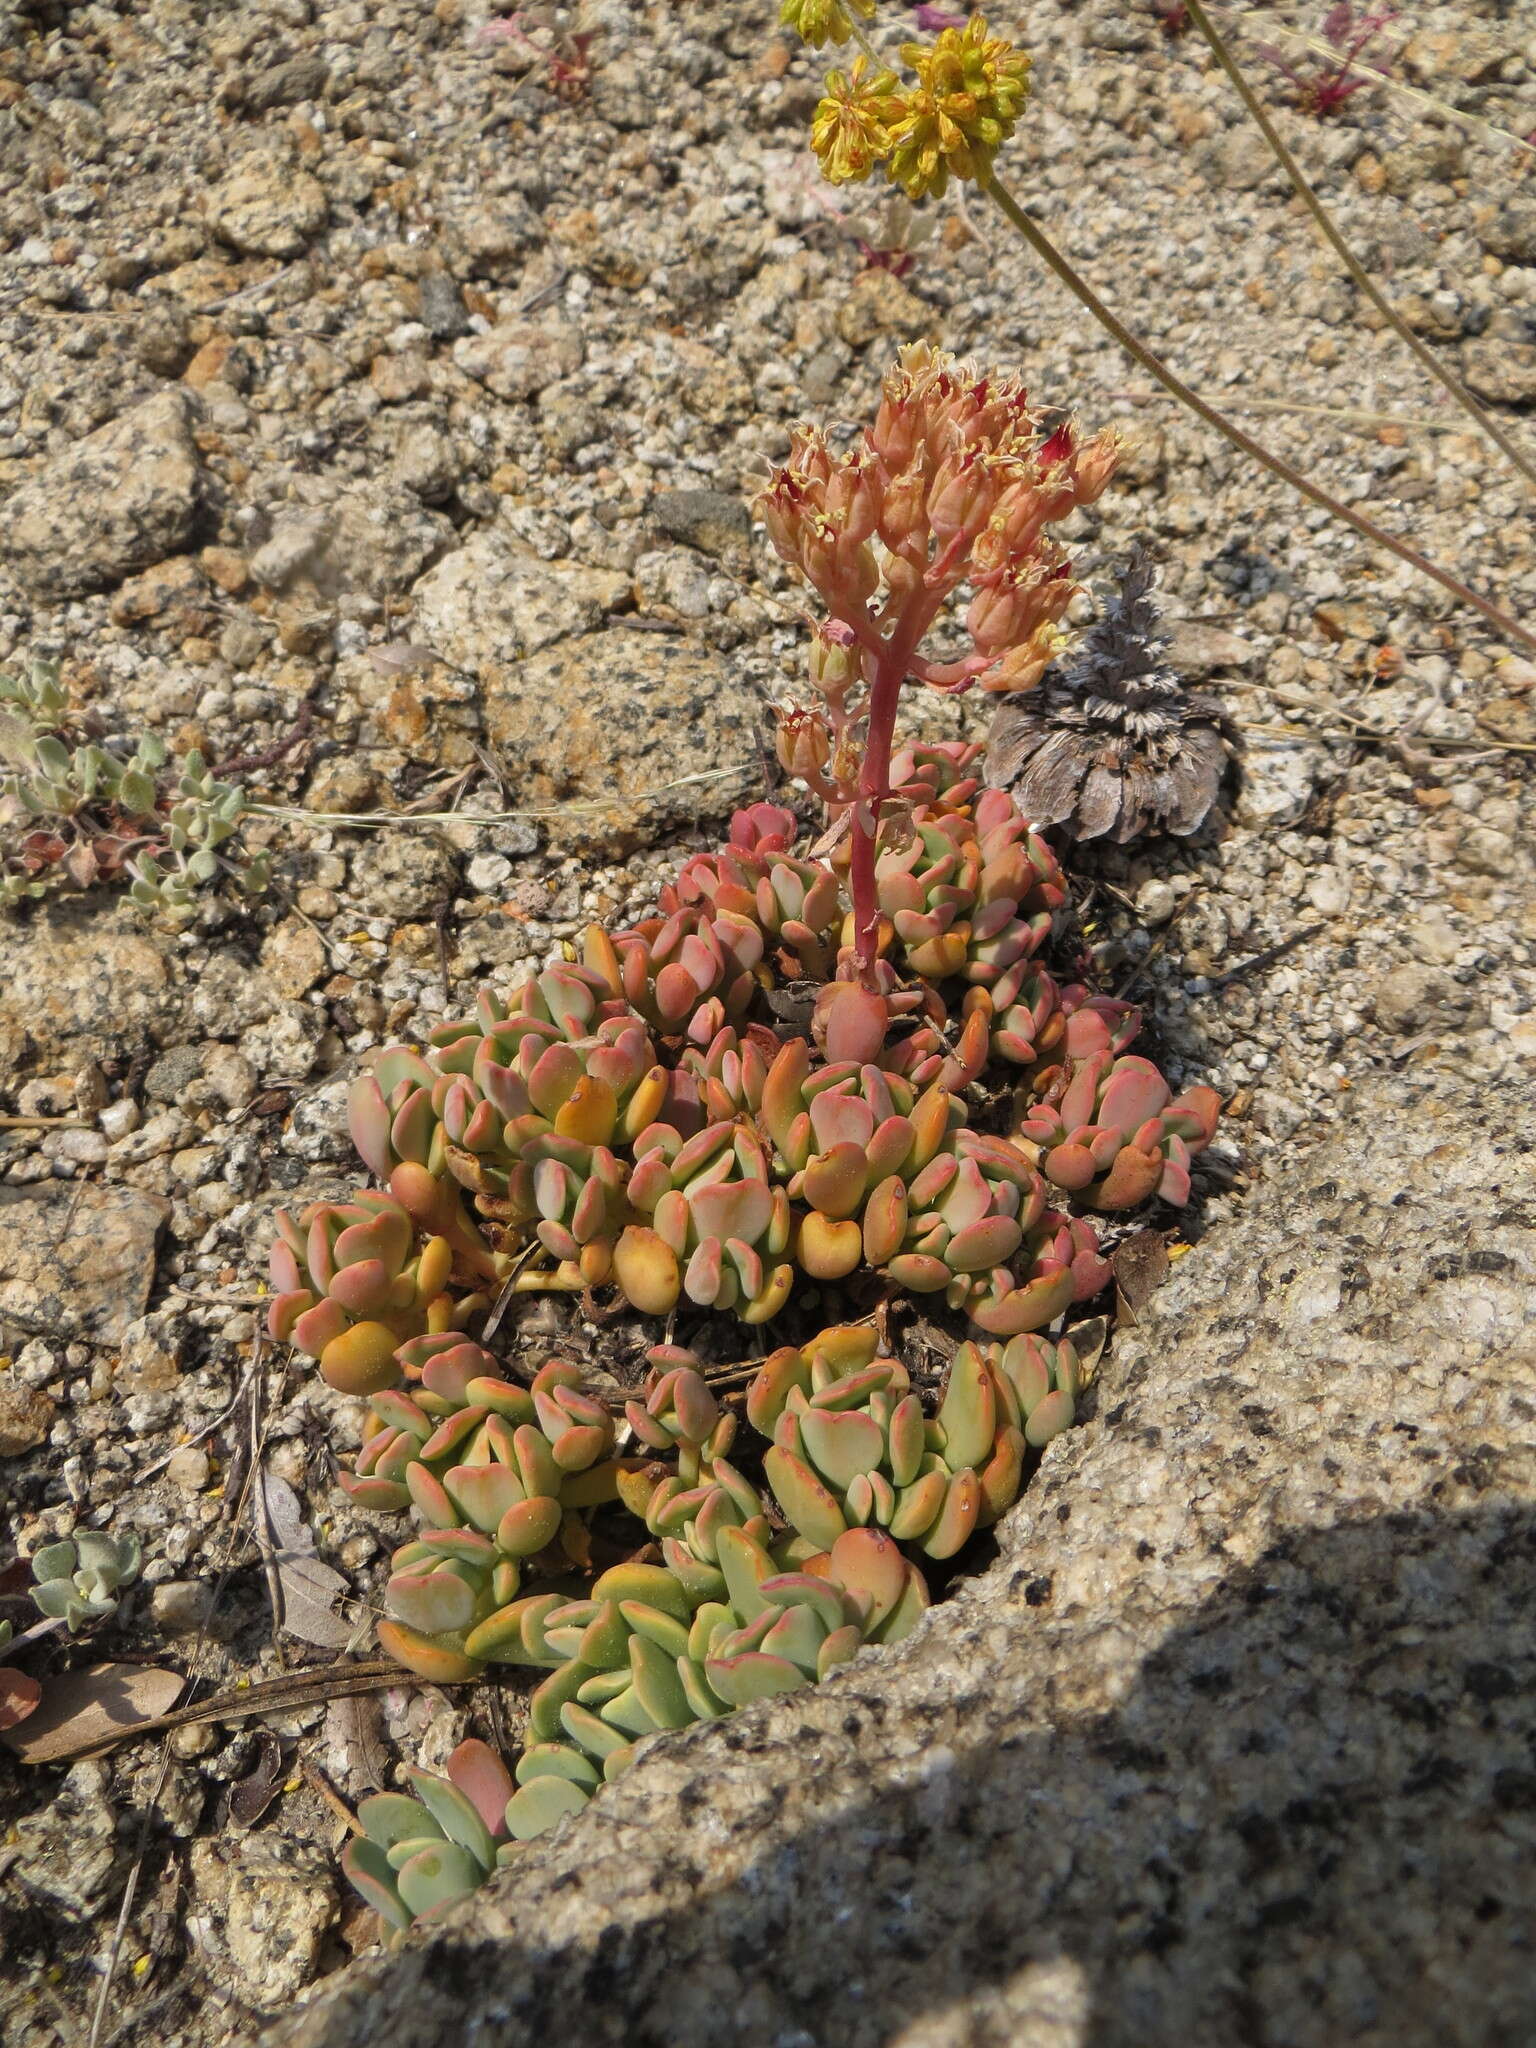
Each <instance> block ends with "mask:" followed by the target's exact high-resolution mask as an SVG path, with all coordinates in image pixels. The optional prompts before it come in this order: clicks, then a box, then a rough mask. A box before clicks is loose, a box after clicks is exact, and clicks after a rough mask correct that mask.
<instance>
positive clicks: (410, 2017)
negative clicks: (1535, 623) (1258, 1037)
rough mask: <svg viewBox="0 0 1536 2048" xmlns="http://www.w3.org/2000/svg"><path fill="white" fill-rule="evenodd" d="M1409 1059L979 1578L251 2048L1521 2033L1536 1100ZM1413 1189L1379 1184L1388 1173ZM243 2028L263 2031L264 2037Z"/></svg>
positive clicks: (1359, 1095) (1249, 1243)
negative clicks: (899, 1641)
mask: <svg viewBox="0 0 1536 2048" xmlns="http://www.w3.org/2000/svg"><path fill="white" fill-rule="evenodd" d="M1505 1107H1506V1112H1507V1113H1506V1115H1505V1117H1504V1119H1503V1122H1502V1125H1501V1132H1500V1152H1499V1156H1498V1157H1497V1159H1496V1160H1495V1159H1494V1158H1493V1157H1492V1155H1491V1154H1490V1152H1489V1150H1488V1148H1487V1144H1486V1141H1485V1140H1484V1138H1483V1137H1482V1136H1481V1135H1480V1134H1478V1135H1474V1133H1480V1126H1478V1125H1477V1124H1475V1123H1474V1120H1473V1115H1472V1110H1473V1098H1472V1096H1471V1094H1470V1092H1469V1091H1465V1090H1463V1089H1462V1088H1460V1087H1459V1086H1458V1085H1457V1084H1456V1083H1455V1082H1453V1081H1450V1080H1449V1079H1448V1077H1447V1076H1445V1075H1443V1074H1441V1075H1437V1076H1436V1077H1435V1080H1434V1082H1433V1083H1430V1082H1429V1081H1427V1080H1425V1081H1415V1080H1413V1079H1411V1078H1409V1077H1407V1076H1403V1077H1395V1078H1387V1077H1374V1078H1372V1079H1370V1080H1368V1081H1367V1082H1366V1083H1365V1084H1363V1085H1362V1086H1361V1087H1360V1088H1358V1089H1357V1090H1356V1091H1355V1092H1354V1096H1353V1098H1352V1107H1351V1109H1350V1111H1349V1121H1348V1123H1347V1124H1345V1125H1343V1126H1341V1128H1340V1129H1339V1130H1338V1132H1337V1133H1336V1134H1335V1135H1334V1136H1332V1137H1331V1138H1329V1139H1328V1140H1327V1141H1325V1142H1324V1143H1322V1144H1321V1145H1319V1146H1317V1147H1315V1148H1314V1149H1313V1150H1311V1151H1310V1152H1309V1153H1307V1154H1305V1155H1303V1156H1299V1157H1294V1158H1291V1159H1289V1160H1288V1161H1287V1166H1286V1171H1285V1172H1284V1173H1283V1174H1277V1175H1276V1176H1275V1178H1274V1179H1273V1180H1271V1181H1269V1182H1267V1183H1265V1184H1264V1185H1262V1186H1261V1187H1260V1188H1259V1189H1258V1190H1257V1192H1256V1193H1255V1194H1254V1196H1253V1197H1252V1198H1251V1199H1250V1201H1249V1202H1248V1204H1247V1206H1246V1208H1244V1209H1243V1210H1241V1211H1239V1212H1238V1213H1237V1214H1236V1215H1235V1216H1233V1217H1232V1218H1231V1219H1230V1220H1228V1221H1226V1222H1224V1223H1222V1224H1221V1225H1220V1226H1219V1227H1217V1228H1215V1229H1213V1230H1212V1231H1211V1232H1210V1234H1209V1235H1208V1236H1207V1237H1206V1238H1205V1240H1204V1241H1203V1242H1201V1243H1200V1244H1198V1245H1197V1246H1196V1247H1195V1248H1194V1249H1193V1250H1192V1251H1191V1252H1190V1253H1189V1254H1188V1255H1187V1256H1186V1257H1185V1258H1184V1259H1183V1260H1181V1261H1180V1262H1179V1263H1178V1266H1177V1267H1176V1270H1175V1276H1174V1278H1173V1279H1172V1281H1171V1282H1170V1284H1169V1285H1168V1286H1167V1287H1166V1288H1165V1289H1164V1290H1163V1291H1162V1293H1161V1294H1160V1295H1159V1296H1158V1297H1156V1299H1155V1301H1154V1303H1153V1304H1152V1305H1151V1306H1150V1308H1149V1309H1148V1310H1145V1311H1144V1312H1143V1316H1142V1321H1141V1325H1140V1327H1139V1328H1137V1329H1135V1330H1132V1331H1130V1332H1128V1333H1123V1334H1122V1335H1121V1336H1120V1337H1119V1338H1118V1339H1117V1341H1116V1344H1115V1348H1114V1350H1113V1352H1112V1354H1111V1355H1110V1357H1109V1359H1108V1360H1107V1361H1106V1363H1105V1365H1104V1367H1103V1370H1102V1373H1101V1376H1100V1380H1099V1383H1098V1385H1097V1388H1096V1394H1095V1399H1094V1404H1093V1412H1092V1413H1091V1415H1090V1417H1089V1420H1088V1421H1087V1424H1086V1426H1085V1427H1083V1428H1081V1429H1078V1430H1075V1431H1073V1432H1070V1433H1069V1434H1068V1435H1067V1436H1065V1437H1062V1438H1058V1439H1057V1441H1056V1442H1055V1443H1054V1444H1052V1445H1051V1447H1050V1449H1049V1450H1048V1452H1047V1453H1046V1455H1045V1458H1044V1461H1043V1465H1042V1469H1041V1471H1040V1473H1039V1475H1038V1477H1037V1479H1036V1480H1035V1482H1034V1483H1033V1484H1032V1485H1031V1486H1030V1488H1029V1489H1028V1491H1027V1492H1026V1494H1025V1496H1024V1498H1023V1500H1022V1501H1021V1503H1020V1505H1019V1506H1018V1508H1017V1509H1016V1510H1015V1511H1014V1512H1013V1513H1012V1514H1011V1515H1010V1516H1009V1517H1008V1518H1007V1519H1006V1521H1005V1522H1004V1524H1003V1525H1002V1527H1001V1529H1000V1531H999V1541H998V1555H997V1559H996V1561H995V1562H994V1563H993V1564H992V1565H991V1567H990V1568H989V1569H988V1570H986V1571H985V1572H983V1573H982V1574H980V1575H979V1576H978V1577H976V1578H974V1579H972V1580H971V1581H969V1582H968V1583H966V1584H964V1585H963V1586H961V1587H960V1588H959V1589H958V1590H957V1592H956V1593H955V1595H954V1597H953V1598H951V1599H950V1600H949V1601H947V1602H946V1603H945V1604H944V1605H942V1606H941V1607H938V1608H936V1609H935V1610H934V1611H933V1612H932V1614H931V1616H930V1617H929V1618H928V1620H927V1621H926V1622H925V1623H924V1625H923V1626H922V1627H921V1628H920V1629H919V1630H918V1631H917V1633H916V1634H915V1635H914V1636H913V1637H912V1638H911V1639H909V1640H908V1641H907V1642H906V1643H904V1644H903V1645H902V1646H901V1647H900V1648H899V1649H897V1650H895V1651H890V1652H883V1653H865V1654H864V1655H863V1656H861V1657H860V1658H859V1659H858V1661H857V1662H856V1663H855V1664H854V1666H853V1667H852V1668H851V1669H849V1670H848V1671H846V1672H845V1673H842V1674H839V1675H838V1676H837V1677H836V1678H835V1679H834V1680H833V1681H831V1682H830V1683H828V1684H827V1685H825V1686H822V1687H819V1688H817V1689H816V1690H815V1691H813V1692H810V1693H801V1694H797V1695H794V1696H792V1697H790V1698H786V1699H782V1700H779V1701H775V1702H772V1703H768V1704H766V1705H764V1706H762V1707H759V1708H756V1709H753V1710H751V1711H748V1712H745V1713H742V1714H740V1715H737V1716H734V1717H732V1718H731V1719H729V1720H727V1721H724V1722H721V1723H718V1724H716V1725H715V1726H713V1727H706V1728H702V1729H699V1730H695V1731H692V1732H690V1733H688V1734H685V1735H683V1736H681V1737H663V1738H660V1739H658V1740H656V1741H655V1742H653V1743H652V1744H651V1745H650V1747H649V1749H648V1750H646V1751H645V1752H643V1753H642V1755H641V1756H640V1758H639V1759H638V1760H637V1762H636V1764H635V1766H634V1768H633V1769H632V1770H631V1771H630V1772H629V1773H628V1775H627V1776H626V1777H625V1778H624V1779H623V1780H622V1781H621V1782H620V1783H619V1784H618V1785H616V1786H614V1787H612V1788H610V1789H608V1790H606V1791H605V1792H604V1793H603V1794H602V1796H601V1798H600V1799H599V1800H598V1801H597V1802H595V1804H594V1805H593V1806H591V1807H590V1808H589V1809H588V1810H587V1811H586V1813H584V1814H583V1815H582V1816H581V1817H580V1818H579V1819H578V1820H577V1821H576V1822H575V1823H573V1824H570V1825H568V1826H567V1827H566V1829H565V1830H564V1832H562V1833H560V1834H559V1835H558V1836H556V1837H555V1838H553V1839H547V1840H545V1841H543V1842H540V1843H538V1844H536V1845H534V1846H532V1847H530V1848H529V1849H528V1850H527V1851H526V1853H524V1854H523V1855H521V1856H520V1857H519V1858H518V1860H517V1862H516V1864H515V1865H514V1867H513V1868H512V1869H511V1870H510V1871H508V1872H507V1873H506V1874H505V1876H504V1877H503V1878H501V1879H500V1880H499V1881H498V1882H497V1883H496V1884H495V1885H494V1886H492V1887H490V1888H488V1889H487V1890H486V1891H484V1892H482V1893H481V1894H479V1895H477V1896H476V1897H475V1898H473V1899H472V1900H470V1901H468V1902H466V1904H465V1905H464V1907H463V1908H462V1909H460V1910H459V1911H457V1912H456V1913H454V1914H453V1915H452V1916H450V1917H449V1918H448V1919H447V1920H445V1921H444V1922H443V1924H441V1925H438V1926H436V1927H434V1928H432V1929H431V1930H430V1932H427V1931H423V1932H422V1933H421V1934H420V1935H418V1936H417V1937H416V1938H414V1939H413V1940H412V1941H411V1942H409V1943H408V1944H407V1945H406V1946H405V1947H404V1948H403V1949H402V1950H400V1951H399V1952H397V1953H395V1954H393V1955H389V1956H384V1955H382V1954H374V1955H371V1956H369V1957H368V1958H366V1959H365V1960H363V1961H361V1962H360V1963H359V1964H358V1965H356V1966H355V1967H354V1968H353V1969H352V1970H351V1971H349V1972H348V1973H346V1974H345V1975H344V1976H343V1977H342V1978H340V1979H339V1980H337V1981H336V1983H335V1984H334V1985H333V1986H332V1987H331V1988H329V1989H328V1990H327V1991H326V1992H325V1993H323V1994H322V1995H320V1996H319V1997H318V1998H317V2000H316V2001H315V2003H314V2004H312V2006H311V2007H310V2008H309V2010H307V2011H305V2012H303V2013H301V2014H300V2015H299V2016H298V2017H296V2018H295V2019H294V2020H293V2021H292V2022H291V2023H290V2024H289V2025H288V2026H287V2027H286V2029H284V2030H283V2031H282V2032H281V2033H280V2034H279V2035H278V2036H277V2039H278V2040H279V2041H280V2042H281V2043H282V2044H283V2048H364V2044H366V2043H371V2042H372V2040H373V2039H375V2038H376V2037H377V2036H378V2035H379V2034H380V2032H381V2031H382V2030H384V2029H385V2028H386V2027H387V2029H388V2032H389V2037H390V2039H391V2041H392V2043H393V2044H394V2048H426V2044H428V2043H431V2044H433V2048H436V2044H438V2043H441V2042H447V2041H452V2042H461V2043H471V2042H473V2043H476V2044H480V2043H489V2042H490V2041H492V2040H494V2041H495V2042H496V2043H497V2048H520V2044H522V2043H530V2044H531V2043H534V2042H539V2041H543V2040H545V2039H547V2038H549V2037H550V2036H551V2035H552V2034H555V2033H560V2032H562V2031H569V2030H572V2029H579V2031H580V2033H581V2037H582V2039H583V2040H584V2041H587V2042H590V2043H592V2044H595V2048H604V2044H609V2043H612V2044H618V2043H624V2044H626V2048H635V2044H640V2043H645V2044H651V2043H661V2042H666V2043H667V2044H668V2048H694V2044H704V2043H706V2042H714V2041H716V2040H718V2039H719V2027H720V2015H721V2014H722V2013H723V2012H728V2013H729V2014H730V2016H731V2021H730V2031H731V2038H732V2040H733V2041H736V2042H739V2043H743V2044H748V2048H757V2044H761V2048H769V2044H780V2048H782V2044H786V2043H795V2044H797V2048H832V2044H834V2043H836V2044H837V2048H878V2044H884V2043H892V2044H894V2043H900V2044H901V2048H962V2044H964V2048H1004V2044H1008V2048H1020V2044H1025V2048H1057V2044H1058V2043H1059V2044H1061V2048H1081V2044H1084V2043H1089V2042H1091V2043H1092V2044H1093V2048H1152V2044H1167V2048H1175V2044H1177V2048H1219V2044H1220V2048H1225V2044H1230V2043H1231V2042H1234V2041H1239V2040H1244V2041H1246V2040H1258V2039H1263V2040H1266V2041H1273V2042H1276V2043H1279V2042H1284V2043H1285V2044H1287V2048H1313V2044H1315V2048H1333V2044H1336V2043H1338V2042H1340V2041H1346V2040H1347V2041H1351V2042H1354V2043H1361V2044H1367V2048H1386V2044H1387V2043H1393V2044H1410V2048H1417V2044H1424V2048H1430V2044H1432V2043H1433V2044H1443V2043H1446V2042H1455V2043H1458V2044H1467V2048H1472V2044H1474V2043H1483V2042H1489V2041H1503V2040H1508V2041H1515V2040H1521V2039H1527V2038H1529V2037H1530V2035H1531V2033H1532V2030H1533V2028H1536V1976H1533V1974H1532V1972H1531V1970H1530V1967H1529V1953H1528V1939H1527V1930H1528V1928H1529V1925H1530V1920H1531V1914H1532V1911H1533V1908H1536V1858H1533V1856H1532V1818H1531V1816H1532V1801H1533V1787H1536V1778H1533V1775H1532V1769H1531V1757H1532V1742H1533V1740H1536V1705H1533V1700H1536V1693H1533V1684H1536V1645H1533V1642H1532V1638H1531V1635H1530V1630H1529V1626H1528V1618H1529V1612H1530V1605H1531V1601H1532V1598H1533V1597H1536V1429H1533V1426H1532V1425H1533V1419H1536V1418H1533V1408H1536V1399H1533V1395H1532V1367H1533V1364H1536V1339H1533V1337H1532V1334H1531V1323H1530V1313H1529V1305H1530V1290H1531V1286H1532V1282H1533V1280H1536V1230H1533V1228H1532V1226H1531V1223H1530V1220H1529V1219H1530V1216H1531V1213H1532V1204H1533V1201H1536V1168H1533V1166H1532V1163H1531V1162H1532V1156H1533V1154H1532V1140H1533V1138H1536V1110H1533V1108H1532V1106H1531V1104H1530V1102H1529V1101H1528V1100H1527V1101H1525V1102H1523V1103H1521V1102H1510V1103H1507V1104H1506V1105H1505ZM1404 1190H1411V1194H1409V1195H1408V1196H1406V1197H1405V1194H1404ZM269 2038H270V2037H269Z"/></svg>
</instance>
